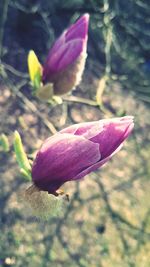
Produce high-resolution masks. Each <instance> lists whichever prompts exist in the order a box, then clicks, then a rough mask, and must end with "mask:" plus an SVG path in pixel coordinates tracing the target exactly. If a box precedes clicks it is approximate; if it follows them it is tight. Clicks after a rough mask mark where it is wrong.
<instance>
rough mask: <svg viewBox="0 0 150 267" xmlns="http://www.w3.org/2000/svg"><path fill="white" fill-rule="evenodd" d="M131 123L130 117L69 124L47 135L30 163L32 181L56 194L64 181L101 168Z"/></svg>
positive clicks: (115, 150) (126, 133)
mask: <svg viewBox="0 0 150 267" xmlns="http://www.w3.org/2000/svg"><path fill="white" fill-rule="evenodd" d="M133 127H134V123H133V117H132V116H126V117H122V118H114V119H105V120H100V121H95V122H87V123H80V124H75V125H73V126H70V127H68V128H66V129H64V130H62V131H60V132H59V133H57V134H55V135H54V136H52V137H50V138H48V139H47V140H46V141H45V142H44V144H43V145H42V147H41V149H40V150H39V152H38V154H37V156H36V158H35V160H34V163H33V167H32V180H33V183H34V184H35V185H36V186H37V187H38V188H39V189H40V190H43V191H48V192H49V193H52V194H55V192H56V190H58V189H59V188H60V186H61V185H62V184H64V183H65V182H67V181H72V180H78V179H81V178H83V177H84V176H85V175H87V174H88V173H90V172H91V171H94V170H96V169H98V168H100V167H101V166H102V165H103V164H104V163H106V162H107V161H108V160H109V159H110V158H111V157H112V156H113V155H114V154H115V153H116V152H117V151H118V150H120V148H121V146H122V143H123V142H124V140H125V139H126V138H127V137H128V136H129V134H130V133H131V131H132V129H133Z"/></svg>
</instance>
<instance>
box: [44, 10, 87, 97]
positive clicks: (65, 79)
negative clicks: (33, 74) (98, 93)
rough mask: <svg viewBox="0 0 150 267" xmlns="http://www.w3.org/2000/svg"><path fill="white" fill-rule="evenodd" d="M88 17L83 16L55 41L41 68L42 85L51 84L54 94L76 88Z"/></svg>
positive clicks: (79, 76) (80, 70) (84, 46)
mask: <svg viewBox="0 0 150 267" xmlns="http://www.w3.org/2000/svg"><path fill="white" fill-rule="evenodd" d="M88 23H89V15H88V14H85V15H83V16H82V17H81V18H80V19H79V20H77V21H76V23H74V24H73V25H71V26H70V27H69V28H68V29H67V30H66V31H64V32H63V33H62V35H61V36H60V37H59V38H58V39H57V40H56V42H55V43H54V45H53V47H52V48H51V49H50V51H49V54H48V57H47V60H46V62H45V64H44V67H43V77H42V80H43V83H44V84H45V83H48V82H50V83H53V86H54V88H53V89H54V94H55V95H61V94H65V93H67V92H69V91H70V90H72V89H73V88H74V87H76V86H77V85H78V84H79V82H80V80H81V76H82V73H83V70H84V65H85V60H86V56H87V54H86V48H87V38H88Z"/></svg>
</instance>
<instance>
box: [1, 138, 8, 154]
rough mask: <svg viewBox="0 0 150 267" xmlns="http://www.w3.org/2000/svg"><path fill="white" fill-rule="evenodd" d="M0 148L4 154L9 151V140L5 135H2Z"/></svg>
mask: <svg viewBox="0 0 150 267" xmlns="http://www.w3.org/2000/svg"><path fill="white" fill-rule="evenodd" d="M0 146H1V147H2V149H3V151H4V152H8V151H9V142H8V138H7V136H6V135H5V134H1V135H0Z"/></svg>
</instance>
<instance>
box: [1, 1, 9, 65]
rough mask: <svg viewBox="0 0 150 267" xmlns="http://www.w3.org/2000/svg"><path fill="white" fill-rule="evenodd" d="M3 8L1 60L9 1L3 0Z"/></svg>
mask: <svg viewBox="0 0 150 267" xmlns="http://www.w3.org/2000/svg"><path fill="white" fill-rule="evenodd" d="M2 1H3V2H2V4H1V6H2V8H1V14H0V60H1V57H2V50H3V44H2V43H3V35H4V26H5V22H6V19H7V10H8V4H9V0H2Z"/></svg>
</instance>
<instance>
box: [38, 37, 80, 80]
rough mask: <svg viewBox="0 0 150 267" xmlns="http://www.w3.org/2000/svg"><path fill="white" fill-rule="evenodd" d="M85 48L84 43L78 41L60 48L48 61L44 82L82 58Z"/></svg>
mask: <svg viewBox="0 0 150 267" xmlns="http://www.w3.org/2000/svg"><path fill="white" fill-rule="evenodd" d="M83 48H84V41H83V40H82V39H76V40H74V41H70V42H68V43H66V44H64V45H62V46H61V47H60V49H59V50H57V52H56V53H53V54H52V55H51V56H50V57H49V58H48V60H47V62H46V64H45V65H44V69H43V80H46V79H47V78H48V77H50V74H51V75H53V74H54V73H55V74H56V73H57V72H60V71H62V70H64V69H65V68H66V67H67V66H68V65H70V64H72V63H73V62H74V61H75V60H77V58H78V57H79V56H80V54H81V52H82V51H83Z"/></svg>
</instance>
